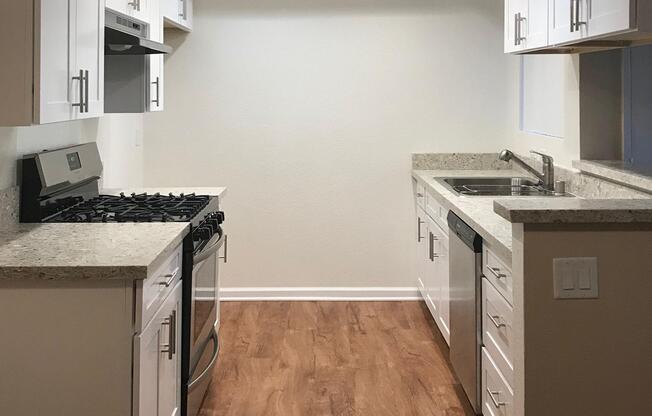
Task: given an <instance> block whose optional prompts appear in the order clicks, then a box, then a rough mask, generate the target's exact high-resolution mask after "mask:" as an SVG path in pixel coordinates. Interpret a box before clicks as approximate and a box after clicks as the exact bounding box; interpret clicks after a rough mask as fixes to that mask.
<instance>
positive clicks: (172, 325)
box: [161, 309, 177, 360]
mask: <svg viewBox="0 0 652 416" xmlns="http://www.w3.org/2000/svg"><path fill="white" fill-rule="evenodd" d="M163 325H167V326H168V343H167V344H165V345H163V348H164V349H163V350H161V352H163V353H167V355H168V360H172V359H173V358H174V354H176V353H177V310H176V309H175V310H173V311H172V314H171V315H170V316H169V317H168V318H167V319H166V320H165V321H163Z"/></svg>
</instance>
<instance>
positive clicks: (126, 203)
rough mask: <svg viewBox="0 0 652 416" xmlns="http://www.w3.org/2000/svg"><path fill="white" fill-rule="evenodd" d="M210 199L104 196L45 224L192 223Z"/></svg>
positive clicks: (139, 195) (82, 204)
mask: <svg viewBox="0 0 652 416" xmlns="http://www.w3.org/2000/svg"><path fill="white" fill-rule="evenodd" d="M209 199H210V197H208V196H204V195H195V194H194V193H193V194H187V195H185V194H180V195H173V194H169V195H161V194H158V193H157V194H153V195H148V194H131V195H129V196H127V195H124V194H120V195H119V196H113V195H100V196H98V197H95V198H92V199H89V200H86V201H82V202H79V203H78V204H77V205H74V206H71V207H69V208H66V209H65V210H63V211H60V212H58V213H56V214H54V215H51V216H50V217H47V218H45V220H44V221H45V222H181V221H190V220H191V219H192V218H193V217H194V216H195V215H197V214H198V213H199V212H200V211H201V210H202V209H203V208H204V207H206V205H208V202H209Z"/></svg>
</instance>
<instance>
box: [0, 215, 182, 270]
mask: <svg viewBox="0 0 652 416" xmlns="http://www.w3.org/2000/svg"><path fill="white" fill-rule="evenodd" d="M188 229H189V224H188V223H185V222H184V223H110V224H94V223H93V224H88V223H83V224H76V223H75V224H65V223H61V224H18V225H16V226H13V227H9V228H7V229H5V230H0V279H47V280H61V279H66V280H71V279H78V280H79V279H94V280H97V279H128V280H137V279H145V278H147V277H148V274H149V273H152V272H153V271H154V270H155V269H156V268H157V267H159V266H160V265H161V264H162V263H163V262H164V261H165V260H166V259H167V258H168V257H169V256H170V255H171V254H172V252H173V250H174V249H175V248H176V247H177V246H178V245H179V244H181V242H182V240H183V237H184V236H185V235H186V234H187V233H188Z"/></svg>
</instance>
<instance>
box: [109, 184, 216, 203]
mask: <svg viewBox="0 0 652 416" xmlns="http://www.w3.org/2000/svg"><path fill="white" fill-rule="evenodd" d="M120 192H124V193H125V195H130V194H131V193H136V194H142V193H148V194H155V193H157V192H158V193H159V194H162V195H166V194H169V193H170V192H171V193H173V194H175V195H179V194H181V193H184V194H190V193H195V194H197V195H208V196H216V197H218V198H219V199H220V200H221V199H222V198H224V196H225V195H226V188H224V187H196V186H195V187H192V186H184V187H169V188H166V187H151V188H146V187H140V188H125V189H116V188H107V189H102V191H101V192H100V193H101V194H103V195H119V194H120Z"/></svg>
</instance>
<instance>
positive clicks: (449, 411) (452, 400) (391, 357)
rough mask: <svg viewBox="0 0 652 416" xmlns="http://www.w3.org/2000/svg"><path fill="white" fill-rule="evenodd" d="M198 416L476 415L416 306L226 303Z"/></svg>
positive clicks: (443, 346) (442, 344)
mask: <svg viewBox="0 0 652 416" xmlns="http://www.w3.org/2000/svg"><path fill="white" fill-rule="evenodd" d="M221 313H222V324H221V325H222V326H221V329H220V342H221V343H222V344H221V351H220V357H219V360H218V364H217V366H216V368H215V372H214V379H213V382H212V384H211V387H210V389H209V392H208V394H207V396H206V399H205V400H204V404H203V407H202V410H201V412H200V415H201V416H268V415H269V416H271V415H274V416H295V415H296V416H322V415H324V416H325V415H333V416H340V415H341V416H344V415H346V416H352V415H359V416H397V415H406V416H407V415H410V416H426V415H427V416H430V415H446V416H453V415H472V414H473V412H472V410H471V408H470V406H469V404H468V403H467V402H466V399H465V398H464V393H463V392H462V390H461V386H460V385H459V384H458V382H457V380H456V379H455V376H454V375H453V374H452V372H451V370H450V363H449V361H448V358H447V356H448V347H447V346H446V344H445V342H444V340H443V339H442V338H441V335H440V334H439V332H438V330H437V329H436V328H435V326H434V322H433V321H432V318H431V317H430V315H429V313H428V311H427V309H425V306H424V305H423V304H422V303H420V302H226V303H222V311H221Z"/></svg>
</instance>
